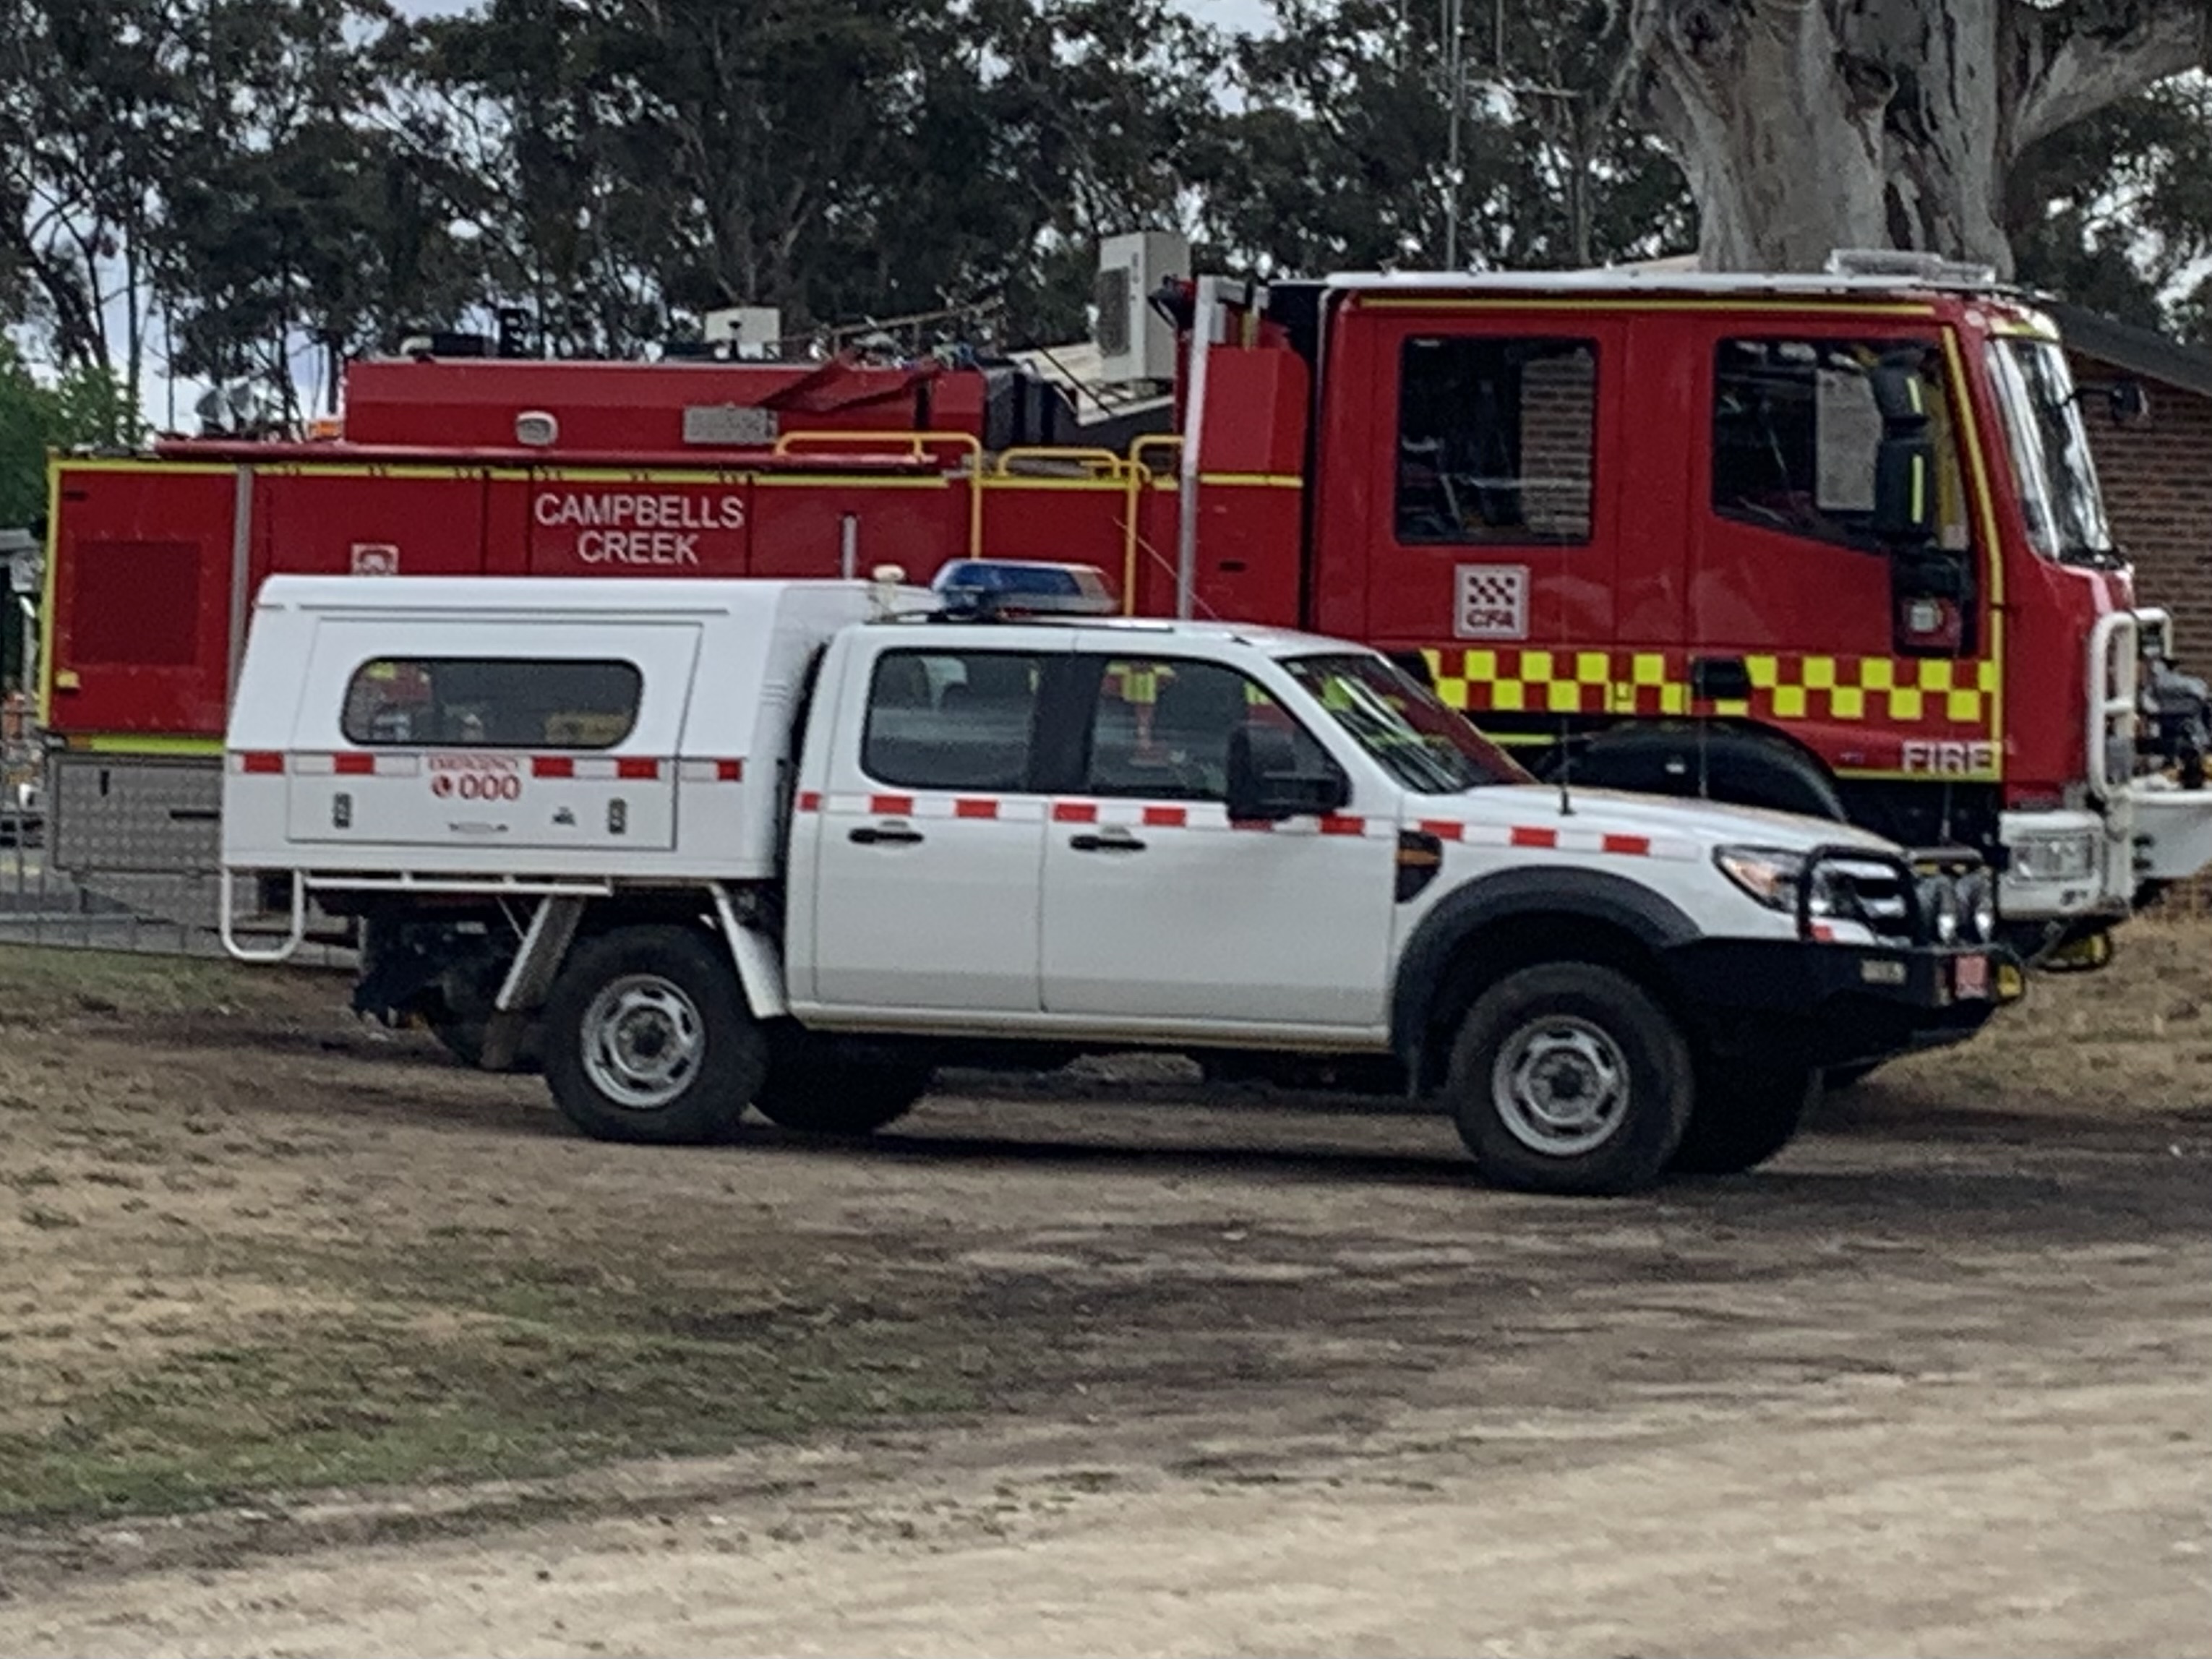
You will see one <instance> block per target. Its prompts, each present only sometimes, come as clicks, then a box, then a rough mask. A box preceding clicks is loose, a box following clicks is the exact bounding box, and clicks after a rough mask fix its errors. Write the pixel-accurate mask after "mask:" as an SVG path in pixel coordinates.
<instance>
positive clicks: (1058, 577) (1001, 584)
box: [930, 559, 1117, 617]
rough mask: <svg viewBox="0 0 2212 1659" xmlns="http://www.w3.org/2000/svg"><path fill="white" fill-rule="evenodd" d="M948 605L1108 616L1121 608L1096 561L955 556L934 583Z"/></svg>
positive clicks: (1000, 612)
mask: <svg viewBox="0 0 2212 1659" xmlns="http://www.w3.org/2000/svg"><path fill="white" fill-rule="evenodd" d="M930 588H931V591H932V592H934V593H936V595H937V596H938V598H939V600H941V601H942V602H943V603H944V605H945V609H946V610H947V611H952V612H956V613H973V614H979V615H992V616H1009V615H1016V614H1020V615H1028V616H1078V617H1108V616H1111V615H1113V614H1114V611H1115V609H1116V608H1117V607H1116V606H1115V603H1114V594H1113V592H1112V590H1111V589H1109V587H1108V586H1106V578H1105V575H1104V574H1103V573H1102V572H1101V571H1100V570H1099V569H1098V568H1097V566H1096V565H1088V564H1051V563H1046V562H1043V561H1041V560H1034V559H955V560H954V561H953V562H951V564H948V565H946V566H945V568H943V569H942V570H940V571H939V572H938V573H937V580H935V581H933V582H932V583H931V584H930Z"/></svg>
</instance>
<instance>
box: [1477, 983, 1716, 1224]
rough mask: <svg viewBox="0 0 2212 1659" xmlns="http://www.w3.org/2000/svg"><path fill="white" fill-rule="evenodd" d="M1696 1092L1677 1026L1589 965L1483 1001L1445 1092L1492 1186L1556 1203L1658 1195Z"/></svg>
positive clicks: (1501, 990)
mask: <svg viewBox="0 0 2212 1659" xmlns="http://www.w3.org/2000/svg"><path fill="white" fill-rule="evenodd" d="M1694 1091H1695V1085H1694V1083H1693V1080H1692V1067H1691V1063H1690V1050H1689V1045H1688V1044H1687V1042H1685V1041H1684V1039H1683V1036H1682V1033H1681V1031H1680V1028H1679V1027H1678V1026H1677V1025H1676V1024H1675V1023H1674V1018H1673V1017H1672V1016H1671V1015H1669V1014H1668V1012H1667V1011H1666V1010H1665V1009H1663V1008H1662V1007H1661V1006H1659V1005H1658V1003H1657V1002H1656V1001H1655V1000H1653V999H1652V997H1651V996H1650V993H1648V992H1646V991H1645V990H1644V988H1643V987H1641V986H1639V985H1638V984H1637V983H1636V982H1635V981H1633V980H1632V979H1630V978H1628V977H1627V976H1626V975H1624V974H1621V973H1619V972H1616V971H1615V970H1614V969H1610V968H1601V967H1599V966H1597V965H1595V963H1584V962H1554V963H1541V964H1540V965H1538V966H1535V967H1532V968H1523V969H1520V970H1518V971H1517V972H1516V973H1513V974H1510V975H1508V976H1507V977H1506V978H1504V980H1502V981H1499V982H1498V984H1496V985H1494V986H1492V987H1491V988H1490V989H1489V990H1487V991H1486V992H1485V993H1483V994H1482V995H1481V996H1480V997H1478V998H1477V999H1476V1000H1475V1002H1474V1006H1472V1007H1470V1008H1469V1009H1468V1012H1467V1017H1466V1018H1465V1019H1464V1020H1463V1021H1462V1024H1461V1026H1460V1032H1459V1037H1458V1040H1457V1042H1455V1043H1454V1044H1453V1047H1452V1056H1451V1066H1450V1070H1449V1073H1448V1077H1447V1080H1446V1083H1445V1087H1444V1094H1445V1100H1446V1103H1447V1104H1448V1106H1449V1109H1450V1110H1451V1114H1452V1118H1453V1121H1455V1123H1456V1124H1457V1125H1458V1127H1459V1132H1460V1138H1461V1139H1462V1140H1464V1141H1465V1142H1466V1143H1467V1147H1468V1151H1469V1152H1472V1153H1474V1159H1475V1162H1476V1164H1479V1165H1480V1167H1481V1170H1482V1172H1483V1174H1484V1175H1485V1176H1486V1177H1487V1178H1489V1179H1490V1180H1492V1181H1495V1182H1498V1184H1499V1185H1501V1186H1506V1187H1517V1188H1522V1189H1524V1190H1527V1191H1530V1192H1547V1193H1627V1192H1634V1191H1636V1190H1637V1189H1638V1188H1643V1187H1647V1186H1649V1185H1650V1184H1651V1183H1652V1182H1654V1181H1656V1180H1657V1179H1658V1178H1659V1176H1660V1173H1661V1172H1662V1170H1665V1168H1666V1167H1667V1160H1668V1158H1670V1157H1672V1156H1673V1155H1674V1148H1675V1146H1676V1145H1677V1143H1678V1142H1680V1139H1681V1138H1682V1131H1683V1127H1684V1125H1685V1124H1686V1122H1687V1121H1688V1119H1689V1116H1690V1108H1691V1101H1692V1096H1693V1094H1694Z"/></svg>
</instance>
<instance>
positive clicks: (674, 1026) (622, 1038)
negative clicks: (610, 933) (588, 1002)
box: [581, 974, 707, 1112]
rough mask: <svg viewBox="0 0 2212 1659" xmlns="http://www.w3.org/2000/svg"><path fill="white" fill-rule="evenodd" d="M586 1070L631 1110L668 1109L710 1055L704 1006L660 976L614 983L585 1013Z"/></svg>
mask: <svg viewBox="0 0 2212 1659" xmlns="http://www.w3.org/2000/svg"><path fill="white" fill-rule="evenodd" d="M581 1042H582V1044H583V1050H584V1071H585V1073H586V1075H587V1076H589V1077H590V1079H592V1086H593V1087H594V1088H596V1089H598V1090H599V1092H600V1093H601V1094H603V1095H605V1097H607V1098H608V1099H609V1100H611V1101H612V1102H613V1103H615V1104H616V1105H617V1106H619V1107H621V1108H623V1109H624V1110H625V1111H632V1112H653V1111H659V1109H661V1108H663V1107H665V1106H667V1105H668V1104H670V1103H671V1102H672V1101H674V1100H675V1099H676V1098H677V1097H678V1096H679V1095H681V1094H682V1093H683V1092H684V1090H685V1089H687V1088H689V1087H690V1085H691V1081H692V1079H694V1078H696V1077H697V1076H698V1074H699V1064H700V1061H701V1060H702V1059H704V1058H705V1056H706V1052H707V1031H706V1027H705V1026H704V1024H702V1022H701V1020H700V1018H699V1009H698V1005H697V1004H696V1003H694V1002H693V1001H692V1000H691V999H690V997H689V996H687V995H686V994H684V989H683V987H681V986H678V985H677V984H675V983H674V982H673V981H670V980H665V979H663V978H661V977H660V975H658V974H627V975H623V977H622V978H620V979H617V980H613V981H609V982H608V984H606V985H605V987H602V988H601V990H600V992H599V995H597V996H595V997H593V998H592V1006H590V1007H589V1008H587V1009H586V1010H585V1011H584V1024H583V1030H582V1033H581Z"/></svg>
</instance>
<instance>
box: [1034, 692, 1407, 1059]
mask: <svg viewBox="0 0 2212 1659" xmlns="http://www.w3.org/2000/svg"><path fill="white" fill-rule="evenodd" d="M1082 661H1083V664H1084V665H1085V668H1086V669H1087V670H1088V671H1089V676H1090V678H1091V679H1092V681H1093V683H1094V684H1095V685H1096V687H1097V696H1096V698H1095V701H1094V702H1093V703H1092V704H1091V708H1092V713H1091V720H1090V736H1089V741H1088V743H1087V744H1086V745H1085V750H1086V751H1087V754H1088V757H1089V758H1088V762H1087V765H1086V769H1085V774H1084V775H1083V776H1082V777H1081V778H1080V780H1079V785H1078V787H1077V789H1076V791H1075V793H1073V795H1069V796H1064V797H1061V798H1059V799H1055V800H1054V804H1053V809H1052V823H1051V824H1050V825H1049V826H1048V832H1047V835H1046V837H1045V853H1044V1006H1045V1011H1046V1012H1048V1013H1051V1014H1055V1015H1068V1016H1077V1017H1087V1018H1092V1019H1095V1020H1097V1022H1098V1023H1100V1024H1102V1025H1107V1026H1115V1025H1125V1024H1139V1025H1144V1026H1147V1027H1152V1028H1165V1029H1168V1030H1173V1029H1174V1028H1175V1027H1176V1026H1177V1025H1179V1024H1181V1025H1188V1026H1210V1027H1214V1028H1220V1027H1237V1026H1250V1027H1254V1028H1255V1029H1257V1028H1262V1027H1270V1026H1297V1027H1301V1028H1314V1027H1336V1028H1345V1029H1370V1030H1371V1029H1372V1028H1374V1027H1376V1026H1379V1025H1380V1024H1383V1018H1384V1012H1383V985H1384V983H1385V980H1386V966H1387V963H1388V959H1389V934H1390V926H1391V915H1392V910H1393V908H1394V907H1393V901H1392V890H1393V884H1394V882H1395V868H1396V856H1397V811H1396V802H1395V799H1392V800H1389V801H1387V802H1385V801H1380V800H1375V799H1358V798H1357V797H1355V798H1354V799H1353V800H1352V802H1351V804H1350V805H1348V806H1347V807H1346V810H1345V811H1343V812H1342V813H1339V814H1334V815H1332V816H1331V817H1327V818H1322V817H1307V818H1299V819H1292V820H1291V821H1289V822H1286V823H1281V824H1277V825H1274V826H1273V827H1271V828H1263V827H1259V826H1233V825H1231V823H1230V821H1229V816H1228V811H1227V809H1226V806H1225V793H1226V784H1227V781H1228V770H1227V763H1228V754H1229V745H1230V740H1231V737H1232V735H1233V734H1234V733H1235V732H1237V729H1238V728H1239V727H1241V726H1245V725H1247V724H1257V725H1273V726H1287V727H1288V728H1289V729H1290V730H1291V732H1293V733H1294V735H1295V739H1296V743H1297V752H1298V753H1299V754H1300V755H1301V756H1302V757H1304V758H1303V760H1302V762H1301V763H1300V766H1299V768H1298V769H1299V770H1300V771H1307V770H1316V771H1319V770H1327V769H1332V768H1334V769H1337V770H1340V771H1341V770H1342V768H1341V767H1340V766H1339V765H1338V763H1336V762H1334V760H1333V759H1332V758H1331V757H1329V755H1328V750H1327V747H1326V745H1325V744H1323V743H1322V741H1321V740H1320V739H1318V738H1316V737H1315V736H1314V734H1313V733H1311V732H1307V731H1306V730H1304V728H1303V727H1302V726H1299V725H1298V723H1297V720H1296V719H1295V718H1294V717H1293V716H1291V714H1290V713H1289V712H1288V711H1287V710H1285V708H1283V707H1282V706H1281V704H1279V702H1277V701H1276V700H1275V698H1274V697H1273V696H1271V695H1270V694H1269V693H1268V692H1267V691H1266V690H1264V689H1263V688H1261V685H1260V684H1258V683H1257V682H1256V681H1255V680H1253V679H1251V678H1248V677H1247V676H1246V675H1245V674H1243V672H1242V671H1239V670H1237V669H1235V668H1231V667H1229V666H1227V665H1224V664H1220V663H1214V662H1205V661H1199V660H1194V659H1186V658H1181V657H1175V656H1170V655H1160V656H1157V657H1155V656H1142V657H1139V656H1136V655H1119V654H1116V655H1112V656H1108V655H1104V654H1098V655H1089V656H1086V657H1085V658H1084V659H1082Z"/></svg>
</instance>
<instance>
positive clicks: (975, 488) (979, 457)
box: [774, 432, 983, 559]
mask: <svg viewBox="0 0 2212 1659" xmlns="http://www.w3.org/2000/svg"><path fill="white" fill-rule="evenodd" d="M886 443H898V444H903V445H905V446H906V454H907V458H908V459H910V460H916V461H924V460H927V459H929V452H930V448H931V447H932V446H933V445H949V446H951V447H953V448H955V449H957V450H959V451H961V452H962V453H963V454H965V455H966V456H967V458H968V471H967V477H968V556H969V558H971V559H974V558H980V557H981V556H982V552H983V489H982V480H983V441H982V440H981V438H978V437H977V436H975V434H974V433H972V432H786V433H784V434H782V435H780V436H779V437H778V438H777V439H776V441H775V451H774V453H775V454H778V455H782V456H790V455H792V454H793V453H796V451H795V450H794V449H793V445H796V444H821V445H823V446H826V447H834V448H839V449H860V448H865V447H867V446H869V445H876V446H878V447H880V446H882V445H884V444H886Z"/></svg>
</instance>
